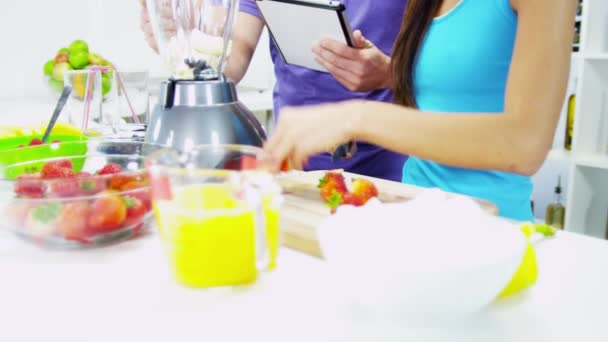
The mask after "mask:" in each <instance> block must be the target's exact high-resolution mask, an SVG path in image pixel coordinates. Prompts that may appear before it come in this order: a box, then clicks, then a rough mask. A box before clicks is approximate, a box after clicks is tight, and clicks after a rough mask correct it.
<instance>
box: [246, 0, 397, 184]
mask: <svg viewBox="0 0 608 342" xmlns="http://www.w3.org/2000/svg"><path fill="white" fill-rule="evenodd" d="M406 2H407V1H406V0H382V1H378V0H343V1H342V3H343V4H344V5H345V6H346V15H347V17H348V19H349V20H350V24H351V27H352V29H353V30H357V29H358V30H361V32H362V33H363V35H364V36H365V37H366V38H367V39H368V40H370V41H371V42H373V43H374V44H375V45H376V46H377V47H378V48H379V49H380V50H382V51H383V52H384V53H385V54H387V55H390V54H391V52H392V48H393V44H394V42H395V40H396V38H397V35H398V33H399V28H400V26H401V22H402V20H403V13H404V11H405V5H406ZM240 10H241V11H242V12H246V13H249V14H252V15H255V16H257V17H261V15H260V13H259V10H258V8H257V5H256V3H255V0H241V1H240ZM270 53H271V56H272V61H273V63H274V70H275V75H276V85H275V88H274V93H273V94H274V112H275V113H280V110H281V108H283V107H285V106H301V105H311V104H319V103H326V102H338V101H344V100H350V99H366V100H374V101H383V102H392V101H393V98H392V93H391V91H390V90H388V89H385V90H376V91H372V92H366V93H354V92H351V91H350V90H348V89H346V88H345V87H344V86H343V85H342V84H340V83H339V82H338V81H337V80H336V79H335V78H334V77H333V76H332V75H331V74H329V73H323V72H318V71H314V70H311V69H307V68H302V67H298V66H293V65H288V64H286V63H285V61H284V60H283V58H282V57H281V54H280V53H279V51H278V49H277V47H276V46H275V44H274V42H273V41H272V40H271V42H270ZM357 149H358V151H357V154H356V155H355V156H354V157H353V158H351V159H349V160H341V161H337V162H335V163H333V162H332V161H331V158H330V156H329V155H328V154H321V155H318V156H315V157H312V158H310V160H309V164H308V167H307V169H308V170H326V169H338V168H342V169H345V170H346V171H349V172H354V173H359V174H364V175H368V176H372V177H379V178H385V179H390V180H395V181H401V178H402V170H403V164H404V163H405V160H406V159H407V157H406V156H403V155H399V154H396V153H393V152H390V151H387V150H384V149H381V148H379V147H377V146H373V145H370V144H367V143H361V142H359V143H358V144H357Z"/></svg>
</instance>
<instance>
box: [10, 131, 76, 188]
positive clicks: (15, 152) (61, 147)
mask: <svg viewBox="0 0 608 342" xmlns="http://www.w3.org/2000/svg"><path fill="white" fill-rule="evenodd" d="M33 138H40V137H39V136H20V137H10V138H5V139H0V168H1V169H2V175H3V176H4V178H8V179H14V178H16V177H17V176H18V175H20V174H22V173H32V172H38V171H40V169H41V168H42V164H43V162H42V161H41V162H40V163H28V164H27V167H26V166H24V167H23V168H14V167H11V172H10V173H9V172H5V171H4V168H5V167H7V166H9V165H14V164H19V163H26V162H31V161H35V160H42V159H49V158H61V157H67V156H81V155H85V154H86V153H87V140H88V139H87V137H84V136H75V135H53V134H51V135H50V137H49V141H54V140H59V141H60V142H62V144H46V145H36V146H27V145H28V144H29V142H30V141H31V140H32V139H33ZM67 142H69V144H63V143H67ZM72 142H73V143H72ZM19 145H25V147H21V148H19V147H18V146H19ZM84 161H85V159H84V158H82V159H81V158H77V159H75V160H74V162H76V164H75V165H74V170H75V171H80V170H81V169H82V164H83V163H84Z"/></svg>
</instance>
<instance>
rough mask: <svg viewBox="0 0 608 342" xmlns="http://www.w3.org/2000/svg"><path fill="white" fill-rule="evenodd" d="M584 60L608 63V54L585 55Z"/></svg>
mask: <svg viewBox="0 0 608 342" xmlns="http://www.w3.org/2000/svg"><path fill="white" fill-rule="evenodd" d="M584 59H586V60H588V61H607V62H608V53H591V54H585V55H584Z"/></svg>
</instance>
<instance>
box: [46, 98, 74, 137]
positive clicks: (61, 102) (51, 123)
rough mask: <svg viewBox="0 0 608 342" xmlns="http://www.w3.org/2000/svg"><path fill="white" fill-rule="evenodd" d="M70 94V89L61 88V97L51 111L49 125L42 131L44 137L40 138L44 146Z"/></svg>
mask: <svg viewBox="0 0 608 342" xmlns="http://www.w3.org/2000/svg"><path fill="white" fill-rule="evenodd" d="M71 93H72V87H70V86H64V87H63V91H62V92H61V96H59V100H58V101H57V105H56V106H55V110H54V111H53V115H52V116H51V120H49V124H48V126H47V127H46V130H45V131H44V135H43V136H42V143H43V144H46V142H47V141H48V139H49V135H50V134H51V131H52V130H53V127H54V126H55V123H56V122H57V119H58V118H59V114H61V111H62V110H63V107H64V106H65V103H66V102H67V100H68V96H70V94H71Z"/></svg>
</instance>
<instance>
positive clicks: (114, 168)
mask: <svg viewBox="0 0 608 342" xmlns="http://www.w3.org/2000/svg"><path fill="white" fill-rule="evenodd" d="M122 171H123V169H122V166H120V165H118V164H114V163H110V164H107V165H105V166H104V167H102V168H101V170H99V171H98V172H97V174H98V175H112V174H115V173H121V172H122Z"/></svg>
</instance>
